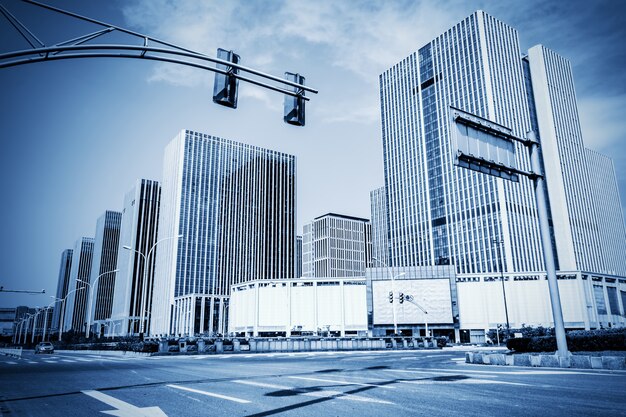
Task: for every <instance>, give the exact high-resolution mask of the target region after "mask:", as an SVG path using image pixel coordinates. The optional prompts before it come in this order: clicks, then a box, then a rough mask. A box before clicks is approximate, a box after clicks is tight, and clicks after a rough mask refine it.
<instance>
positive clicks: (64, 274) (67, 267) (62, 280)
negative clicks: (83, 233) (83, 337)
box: [50, 249, 74, 331]
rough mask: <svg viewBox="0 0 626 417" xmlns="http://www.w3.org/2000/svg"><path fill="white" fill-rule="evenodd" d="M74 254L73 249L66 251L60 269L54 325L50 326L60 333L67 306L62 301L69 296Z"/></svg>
mask: <svg viewBox="0 0 626 417" xmlns="http://www.w3.org/2000/svg"><path fill="white" fill-rule="evenodd" d="M73 252H74V251H73V250H72V249H65V250H64V251H63V253H62V254H61V266H60V267H59V279H58V282H57V295H56V298H57V303H56V304H55V305H54V314H53V316H52V323H51V324H50V330H51V331H58V330H59V329H60V324H61V320H62V317H61V316H62V314H63V307H64V305H65V303H64V302H63V301H62V300H63V299H64V298H65V297H66V296H67V292H68V288H69V285H70V271H71V269H72V254H73Z"/></svg>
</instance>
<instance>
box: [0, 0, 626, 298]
mask: <svg viewBox="0 0 626 417" xmlns="http://www.w3.org/2000/svg"><path fill="white" fill-rule="evenodd" d="M42 1H43V2H45V3H47V4H50V5H53V6H56V7H60V8H62V9H66V10H69V11H72V12H75V13H78V14H82V15H86V16H89V17H92V18H94V19H97V20H101V21H105V22H108V23H111V24H114V25H117V26H121V27H125V28H128V29H131V30H134V31H137V32H140V33H144V34H146V35H149V36H151V37H154V38H159V39H162V40H165V41H168V42H171V43H174V44H177V45H180V46H182V47H185V48H188V49H192V50H195V51H198V52H201V53H205V54H207V55H210V56H214V55H215V51H216V49H217V48H218V47H221V48H224V49H231V50H234V51H235V52H236V53H237V54H239V55H240V56H241V64H242V65H246V66H248V67H252V68H255V69H257V70H260V71H263V72H266V73H269V74H273V75H276V76H279V77H282V74H283V73H284V72H285V71H289V72H298V73H300V74H302V75H304V76H305V77H306V84H307V85H310V86H311V87H313V88H316V89H318V90H319V94H318V95H310V96H311V101H309V102H308V103H307V114H306V118H307V120H306V126H305V127H294V126H290V125H287V124H285V123H283V121H282V112H283V109H282V103H283V97H282V95H281V94H279V93H276V92H272V91H268V90H264V89H262V88H259V87H256V86H253V85H250V84H246V83H240V91H239V103H238V104H239V105H238V108H237V109H236V110H233V109H228V108H224V107H221V106H218V105H215V104H213V103H212V91H213V77H214V75H213V73H211V72H208V71H203V70H200V69H194V68H189V67H183V66H180V65H175V64H167V63H156V62H150V61H143V60H137V59H102V58H99V59H77V60H62V61H56V62H45V63H37V64H29V65H22V66H16V67H12V68H4V69H0V104H1V108H0V109H1V112H0V135H1V137H0V141H1V142H0V143H1V151H0V189H1V190H2V193H1V195H2V204H0V231H1V234H0V286H3V287H4V288H5V289H12V290H41V289H45V290H46V293H45V294H43V295H41V294H40V295H25V294H16V293H7V292H0V307H15V306H17V305H29V306H31V307H34V306H46V305H48V304H49V303H50V302H51V301H52V300H51V298H50V296H51V295H55V292H56V286H57V279H58V271H59V265H60V259H61V253H62V251H63V250H64V249H66V248H73V247H74V244H75V242H76V240H77V239H79V238H80V237H81V236H93V235H94V233H95V227H96V220H97V218H98V217H99V216H101V215H102V214H103V213H104V212H105V210H109V209H110V210H121V207H122V203H123V198H124V195H125V193H126V192H127V191H128V190H130V188H131V187H132V186H133V183H134V181H135V180H136V179H137V178H148V179H156V180H160V179H161V171H162V158H163V149H164V147H165V145H166V144H167V143H168V142H169V141H170V140H172V139H173V138H174V136H175V135H176V134H177V133H178V132H179V131H180V130H181V129H191V130H196V131H200V132H203V133H207V134H211V135H214V136H219V137H223V138H227V139H232V140H236V141H241V142H245V143H250V144H253V145H257V146H262V147H266V148H270V149H274V150H278V151H282V152H286V153H289V154H293V155H296V157H297V175H298V183H297V187H298V202H297V204H298V210H297V223H298V234H301V232H302V225H303V224H305V223H307V222H309V221H311V220H312V219H313V218H315V217H317V216H319V215H322V214H325V213H328V212H335V213H342V214H347V215H353V216H359V217H365V218H369V217H370V200H369V192H370V191H371V190H373V189H375V188H377V187H380V186H382V185H383V165H382V147H381V137H380V136H381V133H380V132H381V128H380V108H379V98H378V76H379V74H380V73H382V72H383V71H384V70H386V69H387V68H389V67H391V66H392V65H393V64H395V63H396V62H398V61H400V60H401V59H403V58H405V57H406V56H407V55H409V54H411V53H412V52H414V51H416V50H417V49H419V48H420V47H421V46H423V45H424V44H426V43H427V42H429V41H430V40H432V39H433V38H434V37H436V36H437V35H439V34H440V33H442V32H444V31H445V30H447V29H448V28H449V27H451V26H452V25H454V24H456V23H457V22H458V21H460V20H462V19H463V18H464V17H466V16H467V15H469V14H471V13H472V12H473V11H475V10H477V9H482V10H485V11H486V12H487V13H489V14H491V15H493V16H495V17H497V18H498V19H500V20H502V21H504V22H505V23H507V24H509V25H511V26H513V27H514V28H516V29H517V30H518V31H519V35H520V45H521V48H522V51H525V50H527V49H528V48H530V47H531V46H533V45H536V44H538V43H541V44H543V45H545V46H547V47H548V48H551V49H553V50H555V51H556V52H558V53H559V54H561V55H563V56H565V57H566V58H568V59H569V60H570V61H571V63H572V65H573V70H574V77H575V83H576V89H577V97H578V104H579V112H580V116H581V123H582V129H583V136H584V140H585V143H586V146H587V147H589V148H591V149H594V150H596V151H599V152H602V153H605V154H607V155H610V156H611V157H612V158H613V159H614V162H615V169H616V172H617V177H618V181H619V186H620V192H621V197H622V202H624V201H626V200H625V199H626V146H624V144H623V141H624V139H626V118H625V117H624V116H623V114H622V113H623V109H624V108H626V82H625V77H626V75H625V73H624V71H623V68H624V66H625V64H626V44H625V43H624V42H623V40H624V39H626V27H624V25H622V19H621V18H622V16H623V15H624V11H625V10H624V9H626V3H623V2H621V1H607V0H601V1H594V2H589V1H580V0H572V1H567V2H563V1H546V0H525V1H501V0H493V1H492V0H484V1H461V0H443V1H441V0H439V1H426V0H423V1H401V0H388V1H373V0H369V1H358V0H350V1H349V0H320V1H314V2H312V1H310V2H305V1H294V0H284V1H281V0H276V1H269V0H268V1H265V0H258V1H249V0H233V1H210V0H207V1H196V0H176V1H172V0H124V1H123V0H112V1H106V2H103V1H96V0H81V1H79V0H63V1H61V0H42ZM0 4H2V5H3V6H5V7H6V8H7V9H8V10H9V11H10V12H11V13H13V14H14V15H15V16H16V17H18V18H19V19H20V21H22V23H24V24H26V25H27V27H28V28H29V29H30V30H31V31H32V32H33V33H34V34H35V35H36V36H37V37H38V38H40V39H41V40H42V41H43V43H44V44H46V45H54V44H56V43H58V42H62V41H65V40H68V39H71V38H74V37H77V36H80V35H83V34H86V33H91V32H94V31H96V30H97V29H98V27H96V26H94V25H92V24H87V23H85V22H78V21H75V20H73V19H70V18H68V17H66V16H59V15H56V14H54V13H51V12H49V11H46V10H43V9H40V8H38V7H36V6H33V5H30V4H26V3H23V2H20V1H18V0H0ZM107 36H109V37H108V38H102V40H100V41H99V42H100V43H118V42H121V43H131V44H138V42H137V40H136V39H133V38H129V37H127V36H119V35H118V36H116V35H107ZM28 47H29V46H28V44H27V43H26V42H25V41H24V40H23V38H21V37H20V36H19V35H18V34H17V32H16V31H15V30H14V28H13V27H12V26H11V25H10V24H9V23H8V22H7V21H6V20H5V19H3V17H2V16H0V53H6V52H10V51H15V50H22V49H27V48H28ZM622 205H623V206H624V203H622Z"/></svg>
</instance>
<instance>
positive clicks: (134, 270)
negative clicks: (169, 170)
mask: <svg viewBox="0 0 626 417" xmlns="http://www.w3.org/2000/svg"><path fill="white" fill-rule="evenodd" d="M160 204H161V185H160V184H159V183H158V182H157V181H152V180H147V179H141V180H137V182H136V184H135V186H134V187H133V189H132V190H131V191H129V192H128V193H127V194H126V197H125V199H124V209H123V210H122V228H121V232H120V242H119V250H118V254H117V267H118V269H119V272H118V273H117V277H116V282H115V295H114V297H113V311H112V314H111V320H112V323H111V328H110V329H109V333H112V334H115V335H122V336H126V335H138V334H140V333H144V332H145V331H147V330H148V329H149V328H150V317H151V314H152V296H153V289H154V266H155V264H156V251H157V250H158V248H157V246H155V244H156V242H157V233H158V224H159V223H158V220H159V208H160ZM168 244H171V242H169V241H167V240H166V241H164V242H162V243H160V244H159V245H168Z"/></svg>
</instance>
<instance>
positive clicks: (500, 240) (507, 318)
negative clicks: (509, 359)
mask: <svg viewBox="0 0 626 417" xmlns="http://www.w3.org/2000/svg"><path fill="white" fill-rule="evenodd" d="M493 243H496V244H497V245H498V258H499V259H500V282H502V298H504V315H505V317H506V333H507V337H508V334H509V330H510V329H511V326H510V325H509V309H508V307H507V303H506V290H505V288H504V262H503V260H502V250H501V248H500V246H501V245H502V244H503V243H504V240H503V239H493Z"/></svg>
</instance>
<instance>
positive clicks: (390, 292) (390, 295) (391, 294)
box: [389, 291, 393, 303]
mask: <svg viewBox="0 0 626 417" xmlns="http://www.w3.org/2000/svg"><path fill="white" fill-rule="evenodd" d="M389 302H390V303H393V291H389Z"/></svg>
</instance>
